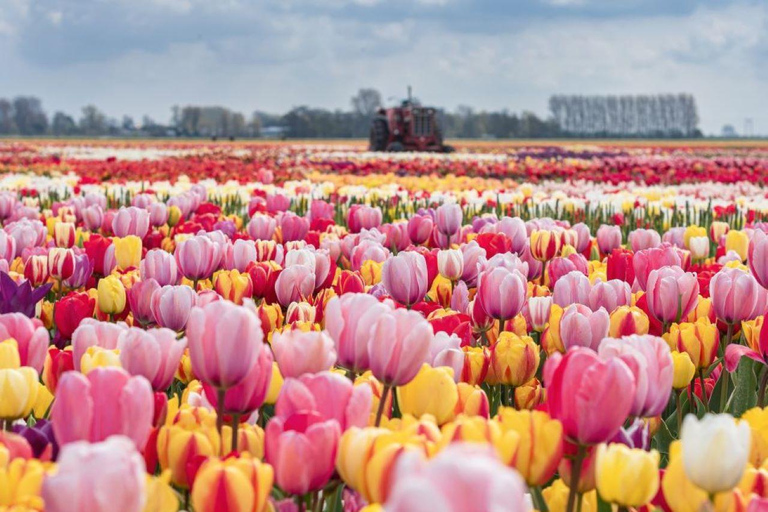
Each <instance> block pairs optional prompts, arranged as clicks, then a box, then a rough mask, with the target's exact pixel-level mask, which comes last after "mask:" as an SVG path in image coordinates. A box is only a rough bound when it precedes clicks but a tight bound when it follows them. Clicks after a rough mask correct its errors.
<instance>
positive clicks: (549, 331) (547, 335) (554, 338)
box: [541, 304, 565, 356]
mask: <svg viewBox="0 0 768 512" xmlns="http://www.w3.org/2000/svg"><path fill="white" fill-rule="evenodd" d="M562 317H563V308H561V307H560V306H558V305H557V304H552V311H551V312H550V314H549V325H547V328H546V329H544V332H543V333H541V348H543V349H544V351H545V352H546V353H547V355H550V356H551V355H552V354H554V353H555V352H561V353H565V346H564V345H563V339H562V338H561V337H560V319H561V318H562Z"/></svg>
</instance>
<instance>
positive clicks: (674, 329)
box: [663, 317, 720, 368]
mask: <svg viewBox="0 0 768 512" xmlns="http://www.w3.org/2000/svg"><path fill="white" fill-rule="evenodd" d="M663 337H664V339H665V340H666V342H667V344H668V345H669V348H670V349H672V350H678V351H680V352H686V353H687V354H688V355H689V356H690V358H691V361H692V362H693V364H694V366H696V368H707V367H709V365H711V364H712V362H713V361H714V360H715V358H716V357H717V349H718V347H719V344H720V331H718V329H717V325H715V324H713V323H712V322H710V321H709V319H708V318H705V317H702V318H699V319H698V320H697V321H696V322H693V323H690V322H685V323H681V324H672V326H671V327H670V329H669V332H668V333H665V334H664V335H663Z"/></svg>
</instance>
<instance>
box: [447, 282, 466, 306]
mask: <svg viewBox="0 0 768 512" xmlns="http://www.w3.org/2000/svg"><path fill="white" fill-rule="evenodd" d="M468 308H469V288H467V284H466V283H465V282H464V281H459V282H458V284H457V285H456V286H454V288H453V292H452V293H451V309H452V310H454V311H458V312H459V313H462V314H466V312H467V310H468Z"/></svg>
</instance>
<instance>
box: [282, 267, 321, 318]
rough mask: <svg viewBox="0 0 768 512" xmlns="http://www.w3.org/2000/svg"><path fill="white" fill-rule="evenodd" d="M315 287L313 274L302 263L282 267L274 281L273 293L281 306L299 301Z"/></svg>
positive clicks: (306, 296)
mask: <svg viewBox="0 0 768 512" xmlns="http://www.w3.org/2000/svg"><path fill="white" fill-rule="evenodd" d="M314 289H315V274H314V272H312V269H310V268H307V267H305V266H304V265H294V266H292V267H288V268H285V269H283V271H282V272H280V275H279V276H277V280H276V281H275V294H276V295H277V300H278V302H280V305H281V306H283V307H286V308H287V307H288V306H289V305H290V304H291V303H292V302H300V301H302V300H304V299H306V298H308V297H310V296H311V295H312V292H313V291H314Z"/></svg>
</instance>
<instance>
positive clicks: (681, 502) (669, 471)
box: [661, 441, 709, 512]
mask: <svg viewBox="0 0 768 512" xmlns="http://www.w3.org/2000/svg"><path fill="white" fill-rule="evenodd" d="M661 489H662V491H663V492H664V498H665V499H666V501H667V504H668V505H669V506H670V508H671V509H672V510H674V511H675V512H699V511H700V510H701V507H702V506H703V505H704V504H705V503H706V502H707V501H708V499H709V498H708V496H707V493H706V492H704V491H703V490H701V489H699V488H698V487H696V486H695V485H693V483H691V481H690V480H688V477H687V476H686V475H685V468H684V467H683V450H682V444H680V441H674V442H672V444H671V445H670V446H669V464H667V468H666V470H665V472H664V478H662V479H661Z"/></svg>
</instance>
